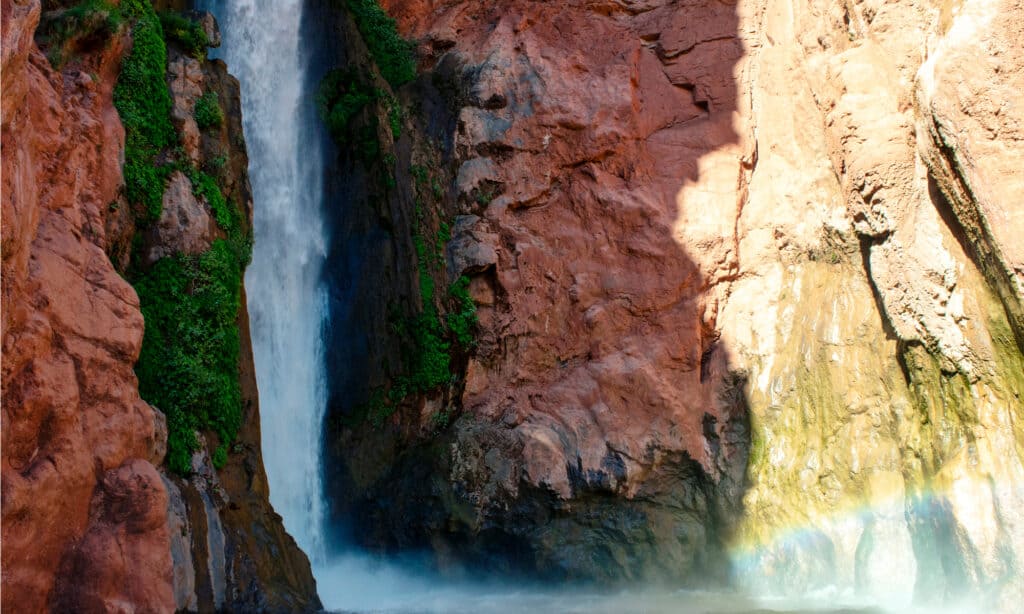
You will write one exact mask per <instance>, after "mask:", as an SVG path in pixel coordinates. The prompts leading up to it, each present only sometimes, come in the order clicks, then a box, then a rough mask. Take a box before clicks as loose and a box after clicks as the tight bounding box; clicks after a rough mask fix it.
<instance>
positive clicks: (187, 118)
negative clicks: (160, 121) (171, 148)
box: [167, 55, 204, 163]
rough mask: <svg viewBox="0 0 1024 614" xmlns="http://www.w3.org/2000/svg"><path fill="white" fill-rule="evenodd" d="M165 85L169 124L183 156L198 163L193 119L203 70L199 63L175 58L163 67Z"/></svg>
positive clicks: (201, 93) (183, 58) (193, 59)
mask: <svg viewBox="0 0 1024 614" xmlns="http://www.w3.org/2000/svg"><path fill="white" fill-rule="evenodd" d="M167 77H168V85H169V86H170V89H171V102H172V104H173V106H172V107H171V121H172V122H173V123H174V128H175V129H176V130H177V131H178V136H179V137H180V139H181V146H182V147H183V148H184V149H185V155H187V156H188V157H189V159H190V160H192V162H193V163H198V162H199V154H200V152H199V125H198V124H196V118H195V116H194V112H195V107H196V100H198V99H199V97H200V96H202V95H203V83H204V78H203V69H202V66H201V65H200V64H199V60H197V59H195V58H193V57H190V56H187V55H179V56H178V57H176V58H174V59H172V60H170V61H169V62H168V63H167Z"/></svg>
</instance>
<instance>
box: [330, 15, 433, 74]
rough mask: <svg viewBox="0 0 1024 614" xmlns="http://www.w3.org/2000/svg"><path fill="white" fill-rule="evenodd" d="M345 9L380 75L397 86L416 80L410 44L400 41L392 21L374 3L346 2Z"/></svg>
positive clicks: (400, 37) (414, 63) (401, 39)
mask: <svg viewBox="0 0 1024 614" xmlns="http://www.w3.org/2000/svg"><path fill="white" fill-rule="evenodd" d="M345 6H346V7H348V10H349V13H350V14H351V15H352V19H353V21H355V24H356V28H358V29H359V33H360V34H362V35H363V40H364V41H365V42H366V48H367V49H368V50H369V51H370V55H371V56H372V57H373V61H374V63H375V64H377V68H378V69H380V74H381V76H382V77H384V79H385V80H386V81H387V82H388V83H390V84H391V86H392V87H398V86H400V85H402V84H404V83H408V82H409V81H412V80H413V79H414V78H416V61H415V60H414V59H413V46H412V44H411V43H410V42H409V41H407V40H405V39H404V38H402V36H401V35H400V34H399V33H398V28H397V27H396V26H395V20H394V19H392V18H391V17H390V16H389V15H388V14H387V13H386V12H385V11H384V9H382V8H381V6H380V4H379V3H378V2H377V0H345Z"/></svg>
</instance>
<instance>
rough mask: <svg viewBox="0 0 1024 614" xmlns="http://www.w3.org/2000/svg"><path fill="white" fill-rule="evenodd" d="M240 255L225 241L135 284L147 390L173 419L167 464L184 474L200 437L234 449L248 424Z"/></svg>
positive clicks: (163, 265) (157, 267)
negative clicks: (241, 368) (241, 370)
mask: <svg viewBox="0 0 1024 614" xmlns="http://www.w3.org/2000/svg"><path fill="white" fill-rule="evenodd" d="M238 251H239V250H238V246H234V245H231V242H230V241H229V240H224V239H219V240H217V241H214V243H213V245H212V246H211V247H210V250H209V251H207V252H205V253H203V254H201V255H199V256H187V255H182V254H178V255H175V256H173V257H169V258H162V259H161V260H159V261H158V262H156V263H155V264H154V265H153V266H152V267H151V268H150V269H149V270H148V271H145V272H143V273H141V274H140V275H139V276H138V277H137V278H136V279H135V281H134V285H135V289H136V291H137V292H138V294H139V302H140V303H141V306H142V315H143V317H144V318H145V320H146V332H145V337H144V338H143V343H142V352H141V354H140V356H139V362H138V364H137V365H136V367H135V372H136V373H137V374H138V376H139V392H140V393H141V394H142V398H144V399H146V400H147V401H149V402H150V403H153V404H154V405H156V406H157V407H158V408H159V409H160V410H161V411H163V412H164V414H165V415H166V416H167V464H168V466H169V467H170V468H171V469H172V470H173V471H176V472H178V473H181V474H187V473H188V472H189V471H190V467H191V460H190V459H191V453H192V452H193V451H195V450H196V449H197V448H198V442H197V441H196V437H195V431H197V430H203V429H211V430H214V431H216V432H217V435H218V437H219V438H220V442H221V444H222V445H229V444H230V443H231V442H232V441H233V440H234V437H235V435H236V434H237V432H238V428H239V426H241V420H242V412H241V407H242V400H241V391H240V387H239V380H238V356H239V333H238V326H237V323H236V319H237V317H238V310H239V308H240V306H241V292H240V290H241V280H242V268H243V265H242V262H241V261H240V259H239V257H238ZM225 453H226V452H225Z"/></svg>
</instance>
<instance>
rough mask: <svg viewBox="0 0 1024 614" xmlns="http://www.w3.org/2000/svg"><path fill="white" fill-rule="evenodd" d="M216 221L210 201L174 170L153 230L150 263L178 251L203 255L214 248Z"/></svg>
mask: <svg viewBox="0 0 1024 614" xmlns="http://www.w3.org/2000/svg"><path fill="white" fill-rule="evenodd" d="M215 231H216V222H214V220H213V217H212V216H211V215H210V211H209V208H208V207H207V206H206V204H205V203H204V202H202V201H200V200H199V199H197V198H196V197H195V194H194V193H193V192H192V182H191V181H189V178H188V177H186V176H185V174H184V173H182V172H181V171H174V172H173V173H171V177H170V179H169V180H168V182H167V188H166V189H165V190H164V196H163V210H162V211H161V213H160V219H159V220H158V221H157V223H156V225H155V227H154V228H153V230H152V233H153V240H152V241H151V244H152V247H151V248H150V249H149V251H148V252H147V254H146V259H147V261H148V262H156V261H157V260H159V259H161V258H163V257H165V256H173V255H174V254H178V253H181V254H201V253H203V252H205V251H206V250H208V249H209V248H210V243H211V242H212V241H213V237H214V232H215Z"/></svg>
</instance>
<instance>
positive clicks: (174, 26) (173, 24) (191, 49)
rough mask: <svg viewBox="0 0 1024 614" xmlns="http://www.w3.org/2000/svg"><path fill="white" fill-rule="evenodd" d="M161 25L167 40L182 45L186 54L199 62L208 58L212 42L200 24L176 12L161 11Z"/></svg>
mask: <svg viewBox="0 0 1024 614" xmlns="http://www.w3.org/2000/svg"><path fill="white" fill-rule="evenodd" d="M160 25H161V26H163V30H164V36H165V37H166V39H167V40H169V41H174V42H176V43H178V44H179V45H181V48H182V50H184V51H185V53H187V54H189V55H190V56H192V57H194V58H196V59H199V60H202V59H204V58H206V48H207V47H209V46H210V41H209V39H207V37H206V32H205V31H203V28H202V26H200V25H199V24H198V23H196V22H195V21H192V20H191V19H189V18H187V17H185V16H183V15H181V14H179V13H176V12H174V11H161V12H160Z"/></svg>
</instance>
